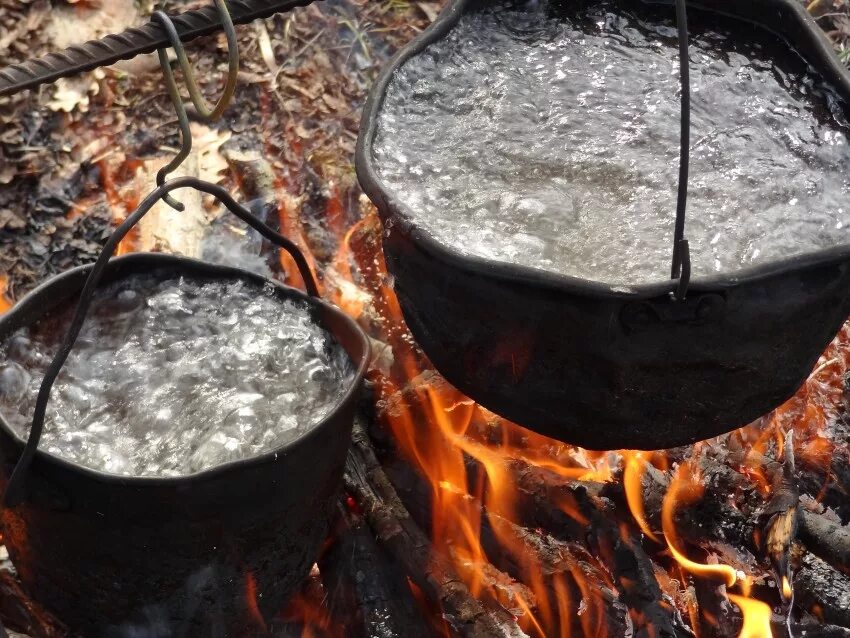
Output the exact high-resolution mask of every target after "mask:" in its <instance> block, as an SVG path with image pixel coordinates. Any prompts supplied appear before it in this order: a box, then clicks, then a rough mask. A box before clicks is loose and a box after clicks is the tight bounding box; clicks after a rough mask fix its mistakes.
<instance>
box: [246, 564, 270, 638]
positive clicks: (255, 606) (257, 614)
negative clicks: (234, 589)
mask: <svg viewBox="0 0 850 638" xmlns="http://www.w3.org/2000/svg"><path fill="white" fill-rule="evenodd" d="M257 594H258V592H257V580H256V579H255V578H254V574H253V573H251V572H246V573H245V605H246V606H247V607H248V613H249V614H250V615H251V620H253V621H254V623H255V624H256V626H257V628H258V629H260V630H261V631H262V633H264V634H265V633H268V628H267V627H266V620H265V618H263V614H262V612H261V611H260V605H259V603H258V601H257Z"/></svg>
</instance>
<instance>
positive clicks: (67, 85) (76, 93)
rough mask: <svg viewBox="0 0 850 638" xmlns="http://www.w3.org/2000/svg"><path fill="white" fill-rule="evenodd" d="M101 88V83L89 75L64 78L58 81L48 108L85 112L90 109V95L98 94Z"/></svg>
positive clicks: (68, 111)
mask: <svg viewBox="0 0 850 638" xmlns="http://www.w3.org/2000/svg"><path fill="white" fill-rule="evenodd" d="M99 90H100V85H99V84H98V83H97V82H96V81H93V79H92V78H91V77H90V76H88V75H84V76H81V77H74V78H62V79H60V80H57V81H56V90H55V92H54V93H53V98H52V99H51V100H50V101H49V102H47V108H49V109H50V110H51V111H62V112H64V113H70V112H71V111H74V110H79V111H80V112H81V113H85V112H86V111H88V110H89V96H90V95H97V93H98V91H99Z"/></svg>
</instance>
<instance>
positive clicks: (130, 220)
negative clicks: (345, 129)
mask: <svg viewBox="0 0 850 638" xmlns="http://www.w3.org/2000/svg"><path fill="white" fill-rule="evenodd" d="M178 188H195V189H197V190H199V191H202V192H204V193H207V194H209V195H212V196H213V197H215V198H216V199H217V200H219V201H220V202H221V203H222V204H224V206H225V207H226V208H227V209H228V210H230V212H231V213H233V214H234V215H236V216H237V217H239V219H241V220H242V221H244V222H245V223H246V224H248V225H249V226H251V228H253V229H254V230H256V231H257V232H259V233H260V235H262V236H263V237H265V238H266V239H268V240H269V241H270V242H272V243H273V244H275V245H277V246H278V247H280V248H282V249H284V250H286V251H287V252H288V253H289V254H290V255H292V257H293V259H294V260H295V264H296V266H297V267H298V272H299V273H300V274H301V277H302V279H303V280H304V283H305V285H306V287H307V292H308V293H309V294H310V296H312V297H319V288H318V286H317V284H316V279H315V277H313V272H312V271H311V270H310V266H309V265H308V263H307V259H306V258H305V257H304V253H302V252H301V250H300V249H299V248H298V246H296V245H295V243H294V242H292V241H291V240H289V239H287V238H286V237H284V236H283V235H281V234H280V233H278V232H276V231H274V230H272V229H271V228H269V227H268V226H267V225H266V224H264V223H263V222H261V221H260V220H259V219H257V218H256V217H255V216H254V215H252V214H251V212H250V211H249V210H248V209H247V208H245V207H244V206H242V205H241V204H239V203H237V202H236V200H234V199H233V197H231V196H230V194H229V193H228V192H227V191H226V190H225V189H224V188H222V187H221V186H218V185H216V184H211V183H209V182H205V181H203V180H200V179H198V178H196V177H179V178H176V179H174V180H172V181H170V182H168V183H167V184H164V185H162V186H160V187H159V188H157V189H156V190H154V191H153V192H151V194H150V195H148V196H147V197H146V198H145V199H144V200H143V201H142V203H141V204H139V207H138V208H137V209H136V210H135V211H133V213H132V214H131V215H130V216H128V217H127V219H125V220H124V221H123V222H122V223H121V225H120V226H118V228H116V229H115V232H113V233H112V235H111V236H110V237H109V239H108V240H107V241H106V243H105V244H104V246H103V250H102V251H101V252H100V255H98V258H97V261H96V262H95V263H94V266H93V267H92V269H91V272H89V275H88V278H87V279H86V283H85V285H84V286H83V289H82V291H81V292H80V299H79V302H78V303H77V308H76V310H75V311H74V317H73V319H72V320H71V325H70V326H69V328H68V331H67V333H66V334H65V338H64V339H63V340H62V343H61V345H60V346H59V350H58V351H57V353H56V355H55V356H54V357H53V361H51V362H50V365H49V366H48V368H47V371H46V372H45V374H44V379H43V380H42V382H41V387H40V388H39V391H38V397H37V399H36V403H35V409H34V411H33V418H32V427H31V428H30V433H29V437H28V438H27V442H26V445H24V451H23V452H22V453H21V457H20V458H19V459H18V462H17V464H16V465H15V469H14V471H13V472H12V476H11V478H10V479H9V484H8V485H7V487H6V494H5V497H4V506H5V507H14V506H16V505H18V504H20V503H21V501H23V500H24V498H25V496H26V477H27V473H28V471H29V467H30V465H31V464H32V459H33V457H34V456H35V452H36V450H37V449H38V443H39V441H40V440H41V433H42V430H43V428H44V418H45V415H46V412H47V402H48V400H49V399H50V390H51V388H52V387H53V383H54V382H55V381H56V377H57V376H59V371H60V370H61V369H62V366H63V365H65V361H66V360H67V359H68V355H69V354H70V353H71V349H72V348H73V347H74V343H75V342H76V340H77V337H78V336H79V334H80V330H81V329H82V327H83V322H84V321H85V319H86V315H87V314H88V311H89V308H90V307H91V303H92V298H93V296H94V292H95V290H96V289H97V286H98V284H99V283H100V280H101V278H102V276H103V272H104V270H105V269H106V266H107V264H108V263H109V259H110V258H111V257H112V255H113V253H114V252H115V249H116V248H117V247H118V243H119V242H120V241H121V240H122V239H124V237H125V236H126V235H127V233H128V232H129V231H130V229H131V228H132V227H133V226H135V225H136V224H137V223H138V221H139V220H140V219H141V218H142V217H144V216H145V215H146V214H147V213H148V212H149V211H150V210H151V208H153V206H154V204H156V203H157V202H158V201H159V200H160V199H163V198H164V197H165V196H166V195H167V194H168V193H170V192H171V191H173V190H177V189H178Z"/></svg>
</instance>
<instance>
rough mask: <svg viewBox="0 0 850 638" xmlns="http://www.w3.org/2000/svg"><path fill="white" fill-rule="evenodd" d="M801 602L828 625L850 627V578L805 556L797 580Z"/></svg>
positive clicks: (796, 589)
mask: <svg viewBox="0 0 850 638" xmlns="http://www.w3.org/2000/svg"><path fill="white" fill-rule="evenodd" d="M794 589H795V592H796V594H797V598H798V602H799V603H800V604H801V605H802V606H803V608H804V609H806V610H807V611H810V612H812V613H813V614H815V615H816V616H818V617H820V618H821V619H822V620H823V621H824V622H827V623H832V624H835V625H840V626H841V627H848V628H850V577H849V576H847V575H845V574H842V573H841V572H839V571H837V570H835V569H833V568H832V567H831V566H830V565H828V564H827V563H826V562H824V561H823V560H821V559H820V558H818V557H817V556H815V555H814V554H811V553H808V552H807V553H805V555H804V556H803V558H802V561H801V564H800V567H799V568H798V569H797V574H796V576H795V577H794Z"/></svg>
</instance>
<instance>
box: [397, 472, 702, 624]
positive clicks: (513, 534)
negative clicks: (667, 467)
mask: <svg viewBox="0 0 850 638" xmlns="http://www.w3.org/2000/svg"><path fill="white" fill-rule="evenodd" d="M466 461H467V472H468V475H469V476H471V477H473V480H475V478H474V477H475V476H476V474H477V473H479V472H480V471H481V468H480V466H479V465H478V464H477V462H476V461H475V459H472V458H467V459H466ZM506 462H507V463H509V464H510V465H511V470H512V471H513V474H512V476H513V483H514V484H515V485H516V486H517V487H518V488H519V496H520V501H519V502H518V503H516V504H515V505H517V506H518V511H517V512H516V513H517V515H518V516H519V518H520V520H521V521H522V523H523V525H518V524H516V523H514V522H513V521H511V520H508V519H507V518H505V517H503V516H501V515H500V514H499V513H496V512H493V511H487V510H485V508H483V507H482V506H481V504H480V503H479V502H478V501H477V500H476V499H474V498H472V497H470V496H466V498H467V500H468V501H469V502H470V505H472V506H474V507H476V508H478V510H479V512H480V513H481V514H482V528H481V541H482V544H483V545H484V549H485V550H486V551H487V555H488V557H489V558H490V559H491V560H493V561H494V562H495V563H496V565H497V566H498V567H500V568H501V569H504V570H505V571H507V572H509V573H511V574H512V575H514V576H515V577H517V578H518V579H519V580H521V581H522V582H525V583H529V582H538V583H540V584H541V586H540V588H538V589H537V590H536V592H535V593H536V595H537V596H538V598H539V596H540V595H541V593H544V592H545V593H546V594H547V598H548V599H554V601H553V600H547V601H539V600H538V606H539V605H540V603H541V602H542V603H543V604H544V605H546V604H548V605H549V607H550V608H551V607H552V605H553V602H554V603H555V604H556V603H557V596H558V591H557V590H558V589H559V588H561V587H563V583H569V587H574V581H575V578H574V575H575V574H577V571H576V565H577V564H579V563H580V564H581V565H582V566H583V569H587V570H589V573H587V574H586V575H585V577H586V578H587V579H588V580H589V581H590V582H594V583H595V585H594V586H595V587H597V588H598V590H599V595H600V601H601V603H602V604H603V606H604V607H605V611H604V613H602V614H600V619H601V621H602V622H604V623H605V625H606V626H607V627H608V628H609V631H610V632H611V633H612V635H621V632H622V631H623V629H624V627H625V625H626V624H635V625H637V635H642V631H644V630H645V631H646V633H647V634H648V635H655V636H674V637H675V636H686V635H689V632H687V631H686V630H685V629H684V624H682V625H680V626H679V629H678V630H677V629H674V624H673V622H672V620H671V612H670V609H669V606H667V608H666V609H663V610H662V603H661V598H662V596H661V591H660V588H659V587H658V584H657V582H656V581H655V578H654V575H653V574H652V567H651V565H648V563H649V559H648V557H646V554H645V553H643V552H642V550H640V551H641V554H640V556H641V558H643V559H645V560H646V563H641V567H640V568H639V569H635V565H634V561H637V562H641V558H634V555H633V556H632V561H633V562H630V561H629V558H626V557H625V556H624V555H623V554H624V553H625V552H627V551H628V549H627V548H626V547H621V546H620V544H619V533H618V530H617V528H616V526H614V525H611V524H610V523H607V522H606V521H605V519H604V517H600V519H599V520H597V521H594V522H593V523H591V524H590V525H582V526H581V529H582V530H583V531H577V532H575V533H574V534H569V533H567V534H565V533H564V532H565V531H570V530H575V529H578V524H577V522H576V521H575V519H572V518H570V517H568V516H567V515H566V514H564V512H563V510H561V509H560V508H558V507H557V505H555V503H558V502H561V503H563V502H564V500H565V498H566V497H565V495H564V494H563V493H562V494H555V493H554V492H553V493H551V494H549V495H548V496H547V495H546V494H545V492H546V489H548V488H547V487H546V486H547V484H546V483H545V482H543V480H542V478H543V477H542V476H541V475H538V476H536V478H532V477H533V476H534V472H532V471H531V469H528V468H525V465H524V464H522V463H521V462H513V461H509V460H507V459H506ZM384 467H385V468H386V471H387V474H388V475H389V476H390V478H391V480H392V481H393V484H394V485H396V487H397V488H398V489H399V493H400V494H401V496H402V499H403V500H404V502H405V504H406V506H407V507H408V509H409V510H410V511H411V513H412V514H413V515H414V517H416V518H417V520H418V521H419V522H420V524H421V525H430V524H431V521H430V507H429V505H430V504H429V502H428V498H429V496H430V490H429V488H428V486H427V485H426V483H425V481H424V480H423V478H422V477H421V476H420V475H419V474H418V473H417V472H416V471H415V470H414V468H413V467H412V466H411V465H410V464H408V463H406V462H404V461H403V460H401V459H399V458H398V457H396V456H390V457H389V458H387V459H386V460H385V462H384ZM523 469H526V470H527V471H523ZM534 469H536V468H534ZM541 471H542V472H546V470H541ZM520 476H521V477H522V480H521V479H520V478H519V477H520ZM552 478H553V480H554V479H555V478H560V477H552ZM524 481H525V482H526V483H527V484H526V483H524ZM552 485H553V484H552V483H549V484H548V486H549V487H552ZM529 486H533V487H534V490H533V492H534V496H535V497H537V498H538V499H539V502H532V501H533V499H532V498H531V497H529V496H528V495H527V491H526V489H525V488H527V487H529ZM573 487H576V489H578V490H581V491H583V493H584V494H585V496H583V497H582V496H579V497H577V498H578V499H579V500H582V499H587V498H589V497H587V496H586V494H587V489H588V488H589V489H590V490H591V491H592V490H593V489H596V488H598V487H599V484H588V485H573ZM569 498H570V499H571V500H573V501H575V498H574V497H573V496H572V495H569ZM550 499H554V500H550ZM584 507H585V508H588V509H593V508H594V507H595V506H594V505H588V504H587V503H585V504H584ZM593 511H594V512H596V510H595V509H593ZM553 521H554V522H553ZM562 523H564V524H562ZM597 524H598V525H600V526H601V528H600V530H601V529H603V528H604V529H607V531H608V534H609V536H608V546H609V547H611V548H612V553H611V555H610V556H609V557H608V558H611V559H612V561H614V562H615V563H616V564H617V566H618V571H616V572H615V585H616V587H617V590H618V592H619V594H620V595H619V596H618V595H617V594H615V593H614V592H613V591H612V590H611V589H610V588H609V587H608V586H607V585H606V584H605V581H606V580H607V576H605V575H604V574H603V573H602V572H601V570H600V568H598V567H596V566H595V564H596V562H597V561H596V558H595V557H593V556H592V555H591V554H590V551H589V550H590V549H591V548H589V547H587V546H586V545H583V544H582V545H580V544H579V543H582V542H583V539H585V536H586V535H593V534H594V533H596V532H594V529H595V525H597ZM530 528H531V529H543V530H546V531H549V532H550V534H544V533H539V532H532V531H531V530H530ZM599 533H601V531H600V532H599ZM506 539H508V545H509V546H510V547H511V548H512V550H511V551H506V550H505V548H504V546H503V545H504V543H505V540H506ZM615 548H616V549H615ZM517 555H518V556H519V557H520V558H521V560H519V561H518V560H516V556H517ZM603 563H604V564H605V565H606V566H607V567H610V566H611V561H609V560H607V559H606V558H603ZM619 568H622V571H620V570H619ZM640 569H642V570H643V572H642V573H638V571H639V570H640ZM541 579H542V580H541ZM651 584H654V588H653V587H652V586H651ZM640 587H646V588H647V591H646V592H642V593H641V594H640V595H638V594H637V591H638V589H639V588H640ZM541 590H543V591H541ZM624 592H625V596H624V595H623V594H624ZM570 595H571V596H572V597H573V598H574V599H575V600H578V599H580V598H581V596H582V595H581V592H577V591H575V590H573V591H571V592H570ZM653 596H655V598H654V605H655V606H653V604H652V603H650V602H649V599H650V598H651V597H653ZM627 598H628V600H627ZM638 601H640V602H641V604H640V606H638V605H637V602H638ZM629 602H631V603H632V605H635V607H634V608H633V607H632V606H631V605H630V604H629ZM623 604H625V606H626V607H627V608H628V609H630V610H632V611H634V612H635V613H633V614H631V615H630V621H631V622H624V621H625V617H624V615H623V609H624V608H623ZM597 613H598V612H597ZM656 613H657V614H658V616H656ZM579 620H581V619H579ZM549 629H550V631H551V632H555V631H556V629H557V628H554V627H550V628H549ZM570 629H571V630H572V632H573V634H576V633H578V634H579V635H581V634H582V633H583V631H584V630H585V627H582V626H581V625H580V623H578V624H575V626H573V627H571V628H570ZM652 632H656V633H652Z"/></svg>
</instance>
